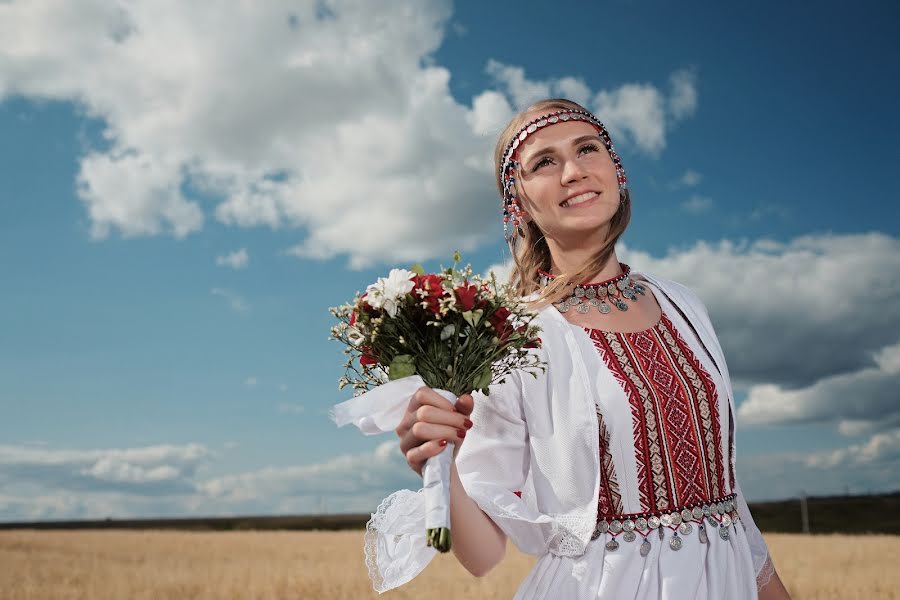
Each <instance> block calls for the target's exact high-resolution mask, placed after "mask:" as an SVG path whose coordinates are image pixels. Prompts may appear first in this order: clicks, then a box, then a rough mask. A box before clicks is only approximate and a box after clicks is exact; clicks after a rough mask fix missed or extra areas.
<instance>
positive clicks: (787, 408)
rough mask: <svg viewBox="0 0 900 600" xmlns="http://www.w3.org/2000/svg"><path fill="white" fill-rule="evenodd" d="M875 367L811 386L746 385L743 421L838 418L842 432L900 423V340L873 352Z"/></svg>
mask: <svg viewBox="0 0 900 600" xmlns="http://www.w3.org/2000/svg"><path fill="white" fill-rule="evenodd" d="M872 360H873V362H874V365H873V366H866V367H863V368H861V369H859V370H857V371H853V372H850V373H841V374H838V375H832V376H826V377H823V378H822V379H819V380H818V381H816V382H815V383H813V384H812V385H809V386H807V387H803V388H798V389H793V390H792V389H785V388H784V387H783V386H780V385H774V384H758V385H754V386H751V387H750V390H749V393H748V396H747V399H746V400H745V401H744V402H743V403H742V404H741V406H740V408H739V409H738V415H739V416H740V419H741V422H742V423H746V424H751V425H753V424H792V423H805V422H816V421H825V422H837V423H838V430H839V431H840V432H842V433H844V434H845V435H853V436H855V435H860V434H863V433H867V432H871V431H874V430H877V429H881V428H885V427H896V426H900V392H898V390H900V341H898V342H897V343H895V344H893V345H891V346H886V347H884V348H882V349H880V350H879V351H878V352H875V353H874V354H873V357H872Z"/></svg>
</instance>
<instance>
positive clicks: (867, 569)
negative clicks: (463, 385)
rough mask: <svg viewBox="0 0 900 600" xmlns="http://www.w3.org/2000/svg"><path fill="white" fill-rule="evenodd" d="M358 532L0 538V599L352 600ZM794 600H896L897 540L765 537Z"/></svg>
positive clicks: (438, 583)
mask: <svg viewBox="0 0 900 600" xmlns="http://www.w3.org/2000/svg"><path fill="white" fill-rule="evenodd" d="M362 535H363V534H362V531H338V532H320V531H274V532H273V531H241V532H186V531H161V530H160V531H152V530H148V531H129V530H87V531H34V530H11V531H0V599H3V600H7V599H9V600H12V599H15V600H25V599H41V600H51V599H52V600H57V599H59V600H70V599H71V600H74V599H76V598H77V599H90V600H107V599H108V600H143V599H151V598H153V599H163V598H179V599H181V598H190V599H194V598H196V599H210V600H211V599H217V600H218V599H227V598H234V599H237V598H252V599H273V600H274V599H282V598H285V599H291V598H304V599H306V598H310V599H325V600H338V599H351V598H353V599H356V598H378V597H380V596H379V595H378V594H376V593H375V592H374V591H372V588H371V587H370V585H369V580H368V577H367V574H366V569H365V564H364V559H363V551H362ZM766 540H767V541H768V543H769V547H770V550H771V552H772V555H773V557H774V560H775V564H776V567H777V569H778V571H779V574H780V575H781V578H782V580H784V581H785V583H786V584H787V587H788V588H789V589H790V591H791V593H792V595H793V597H794V599H795V600H819V599H822V600H824V599H829V600H831V599H841V600H853V599H857V598H858V599H863V598H865V599H871V598H878V599H879V600H890V599H900V569H898V568H897V566H898V563H897V557H898V556H900V537H898V536H885V535H867V536H851V535H815V536H801V535H786V534H768V535H766ZM533 562H534V558H533V557H530V556H527V555H523V554H521V553H519V552H518V551H517V550H516V549H515V547H513V546H512V545H510V547H509V552H508V553H507V557H506V560H504V562H503V563H502V564H501V565H500V566H499V567H497V568H496V569H495V570H494V571H492V572H491V573H490V574H489V575H488V576H487V577H484V578H481V579H478V578H474V577H472V576H470V575H469V574H468V573H467V572H466V571H465V570H464V569H463V568H462V567H460V566H459V565H458V564H457V563H456V559H455V558H454V557H453V556H452V555H449V554H448V555H441V556H438V557H436V558H435V560H434V562H432V563H431V565H429V566H428V568H427V569H426V570H425V571H424V572H423V573H422V574H421V575H420V576H419V577H418V578H416V579H414V580H413V581H412V582H410V583H409V584H407V585H405V586H402V587H401V588H399V589H397V590H393V591H391V592H389V593H387V594H385V595H384V597H386V598H394V599H397V600H400V599H406V598H410V599H411V598H417V599H422V598H429V599H434V600H440V599H443V598H511V597H512V595H513V593H514V592H515V589H516V588H517V587H518V584H519V582H520V581H521V580H522V578H523V577H524V576H525V574H526V573H527V572H528V570H529V569H530V568H531V565H532V564H533Z"/></svg>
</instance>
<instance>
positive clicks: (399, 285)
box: [366, 269, 416, 317]
mask: <svg viewBox="0 0 900 600" xmlns="http://www.w3.org/2000/svg"><path fill="white" fill-rule="evenodd" d="M415 275H416V274H415V273H413V272H412V271H407V270H406V269H391V272H390V273H388V276H387V277H380V278H379V279H378V281H376V282H375V283H373V284H372V285H370V286H369V287H367V288H366V302H367V303H368V304H369V306H371V307H372V308H375V309H384V311H385V312H386V313H387V314H389V315H390V316H392V317H395V316H397V309H398V307H399V302H398V301H399V300H400V298H402V297H403V296H405V295H406V294H408V293H409V292H411V291H412V289H413V285H414V284H413V282H412V278H413V277H415Z"/></svg>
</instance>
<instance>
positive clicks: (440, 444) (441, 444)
mask: <svg viewBox="0 0 900 600" xmlns="http://www.w3.org/2000/svg"><path fill="white" fill-rule="evenodd" d="M438 445H439V446H446V445H447V440H441V441H440V442H438Z"/></svg>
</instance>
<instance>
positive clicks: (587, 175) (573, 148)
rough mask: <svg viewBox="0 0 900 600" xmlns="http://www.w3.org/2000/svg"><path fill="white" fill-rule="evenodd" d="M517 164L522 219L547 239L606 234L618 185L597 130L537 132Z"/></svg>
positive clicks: (584, 126)
mask: <svg viewBox="0 0 900 600" xmlns="http://www.w3.org/2000/svg"><path fill="white" fill-rule="evenodd" d="M536 116H538V115H536ZM518 160H519V162H520V163H521V164H522V167H521V171H520V176H519V185H520V186H521V189H522V190H524V192H525V194H524V197H523V196H522V195H520V202H521V205H522V210H523V211H524V212H525V219H526V220H531V219H533V220H534V222H535V223H536V224H537V226H538V227H540V229H541V231H543V232H544V235H545V237H548V238H554V239H557V240H560V241H572V240H573V239H577V238H579V237H583V236H584V235H586V234H590V233H595V232H598V231H601V230H603V231H605V229H608V226H609V220H610V219H611V218H612V216H613V215H614V214H615V213H616V211H617V210H618V208H619V183H618V180H617V178H616V166H615V163H613V161H612V158H610V156H609V153H608V152H607V151H606V146H605V145H604V144H603V141H602V140H601V138H600V134H599V133H598V132H597V129H596V128H595V127H593V126H592V125H590V124H588V123H585V122H583V121H569V122H567V123H557V124H555V125H550V126H548V127H544V128H543V129H539V130H538V131H536V132H535V133H533V134H531V135H529V136H528V137H527V138H526V139H525V142H524V143H523V144H521V145H520V146H519V159H518ZM604 235H605V233H604Z"/></svg>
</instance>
